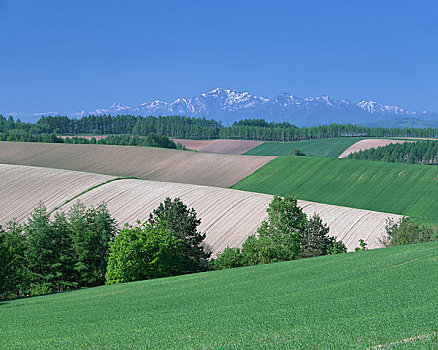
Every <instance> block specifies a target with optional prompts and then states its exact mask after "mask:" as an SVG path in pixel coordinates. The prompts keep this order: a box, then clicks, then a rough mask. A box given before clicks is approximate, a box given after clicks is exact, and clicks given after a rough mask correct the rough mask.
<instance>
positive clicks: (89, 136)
mask: <svg viewBox="0 0 438 350" xmlns="http://www.w3.org/2000/svg"><path fill="white" fill-rule="evenodd" d="M58 137H61V138H63V139H66V138H67V137H82V138H84V139H87V140H91V139H92V138H93V137H94V138H95V139H96V140H101V139H105V138H107V135H70V136H68V135H59V136H58Z"/></svg>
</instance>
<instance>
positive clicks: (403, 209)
mask: <svg viewBox="0 0 438 350" xmlns="http://www.w3.org/2000/svg"><path fill="white" fill-rule="evenodd" d="M437 179H438V167H435V166H425V165H410V164H394V163H384V162H371V161H361V160H351V159H337V158H317V157H278V158H276V159H274V160H272V161H271V162H269V163H268V164H266V165H265V166H264V167H262V168H260V169H259V170H258V171H256V172H254V173H253V174H252V175H250V176H248V177H247V178H245V179H243V180H242V181H240V182H239V183H237V184H236V185H234V186H233V187H232V188H235V189H240V190H245V191H252V192H260V193H269V194H276V195H295V196H297V197H298V198H299V199H303V200H309V201H314V202H319V203H327V204H334V205H342V206H347V207H352V208H362V209H368V210H375V211H379V212H389V213H396V214H400V215H407V216H417V217H419V218H421V219H423V220H425V221H429V222H433V223H438V212H437V210H436V208H437V205H438V182H437Z"/></svg>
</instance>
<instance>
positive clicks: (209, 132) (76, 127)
mask: <svg viewBox="0 0 438 350" xmlns="http://www.w3.org/2000/svg"><path fill="white" fill-rule="evenodd" d="M10 130H23V131H26V132H29V133H30V134H32V135H35V134H56V135H59V134H62V135H73V136H74V135H76V136H78V135H80V134H91V135H120V134H129V135H138V136H147V135H149V134H151V133H152V134H157V135H164V136H168V137H171V138H183V139H196V140H200V139H218V138H221V139H242V140H260V141H297V140H309V139H319V138H333V137H344V136H362V137H438V128H423V129H420V128H382V127H366V126H360V125H353V124H330V125H319V126H315V127H297V126H295V125H294V124H292V123H289V122H281V123H276V122H267V121H265V120H264V119H243V120H240V121H238V122H234V123H233V124H232V125H231V126H224V125H222V123H221V122H220V121H216V120H214V119H206V118H192V117H185V116H178V115H174V116H158V117H155V116H147V117H143V116H134V115H116V116H112V115H109V114H104V115H89V116H83V117H81V118H78V119H75V118H69V117H67V116H42V117H41V118H40V119H39V120H38V121H37V122H36V123H23V122H21V121H20V120H19V119H17V120H14V118H12V117H9V118H6V117H4V116H1V115H0V133H1V132H7V131H10Z"/></svg>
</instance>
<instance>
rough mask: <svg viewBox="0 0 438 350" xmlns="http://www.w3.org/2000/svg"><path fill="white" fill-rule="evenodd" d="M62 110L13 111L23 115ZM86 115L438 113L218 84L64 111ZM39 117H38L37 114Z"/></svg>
mask: <svg viewBox="0 0 438 350" xmlns="http://www.w3.org/2000/svg"><path fill="white" fill-rule="evenodd" d="M42 114H44V115H48V114H50V115H56V114H60V113H57V112H50V113H35V114H33V115H25V114H23V113H10V114H7V115H12V116H14V117H20V118H22V119H29V118H31V119H35V118H37V117H39V116H40V115H42ZM62 114H63V115H65V114H67V115H69V116H75V117H80V116H82V115H88V114H96V115H97V114H111V115H116V114H134V115H143V116H147V115H155V116H158V115H163V116H164V115H185V116H190V117H206V118H214V119H216V120H220V121H222V122H223V123H224V124H225V125H228V124H231V123H232V122H234V121H236V120H240V119H244V118H263V119H265V120H267V121H276V122H290V123H293V124H295V125H297V126H315V125H319V124H329V123H341V124H344V123H355V124H361V125H369V126H385V127H427V126H431V127H437V126H438V114H436V113H431V112H427V111H422V112H411V111H408V110H405V109H403V108H401V107H398V106H393V105H385V104H379V103H377V102H375V101H371V100H363V101H360V102H357V103H354V102H351V101H350V100H347V99H342V100H339V99H335V98H333V97H330V96H325V95H323V96H309V97H304V98H303V97H297V96H294V95H292V94H290V93H287V92H283V93H281V94H279V95H277V96H275V97H273V98H267V97H263V96H256V95H253V94H251V93H249V92H246V91H240V90H230V89H222V88H216V89H214V90H211V91H209V92H204V93H201V94H200V95H198V96H195V97H192V98H178V99H176V100H174V101H170V102H166V101H160V100H156V101H152V102H146V103H142V104H140V105H138V106H127V105H123V104H121V103H113V104H112V105H110V106H108V107H104V108H99V109H97V110H95V111H81V112H75V113H62ZM32 116H33V118H32Z"/></svg>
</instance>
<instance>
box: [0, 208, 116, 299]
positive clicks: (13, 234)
mask: <svg viewBox="0 0 438 350" xmlns="http://www.w3.org/2000/svg"><path fill="white" fill-rule="evenodd" d="M116 232H117V226H116V222H115V220H114V219H113V218H112V217H111V215H110V214H109V212H108V209H107V207H106V206H105V205H104V204H101V205H99V206H97V207H96V208H93V207H90V208H86V207H85V206H84V205H83V204H81V203H79V202H78V203H77V204H75V205H74V206H73V207H72V208H71V210H70V211H69V212H68V213H67V214H64V213H56V214H55V216H54V219H53V220H52V219H51V218H50V213H49V212H48V211H47V209H46V207H45V206H44V204H42V203H40V204H39V205H38V206H37V207H36V208H35V210H34V211H33V213H32V214H31V216H30V217H29V219H28V220H27V222H26V223H24V224H19V223H17V222H15V221H12V222H10V223H9V224H7V226H6V227H5V228H1V227H0V296H1V297H17V296H27V295H38V294H46V293H50V292H59V291H65V290H68V289H73V288H81V287H92V286H97V285H101V284H103V283H104V282H105V272H106V267H107V262H108V247H109V243H110V241H111V240H112V239H113V238H114V237H115V234H116Z"/></svg>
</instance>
